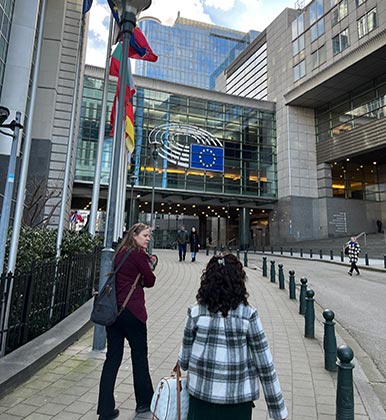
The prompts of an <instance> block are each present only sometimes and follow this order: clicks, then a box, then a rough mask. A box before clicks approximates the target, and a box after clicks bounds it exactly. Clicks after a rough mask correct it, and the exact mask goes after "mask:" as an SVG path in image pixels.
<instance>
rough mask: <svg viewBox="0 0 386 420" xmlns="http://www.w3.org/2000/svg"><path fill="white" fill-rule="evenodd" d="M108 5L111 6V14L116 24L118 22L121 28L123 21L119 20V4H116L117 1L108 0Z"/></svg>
mask: <svg viewBox="0 0 386 420" xmlns="http://www.w3.org/2000/svg"><path fill="white" fill-rule="evenodd" d="M107 3H108V4H109V6H110V9H111V14H112V15H113V17H114V20H115V22H117V24H118V25H119V26H121V21H120V19H119V12H118V7H117V4H116V0H107Z"/></svg>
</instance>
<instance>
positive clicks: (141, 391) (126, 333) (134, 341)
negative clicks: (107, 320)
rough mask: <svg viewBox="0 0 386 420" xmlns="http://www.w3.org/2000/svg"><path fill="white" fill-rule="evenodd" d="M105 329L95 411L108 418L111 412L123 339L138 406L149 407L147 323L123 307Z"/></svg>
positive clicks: (151, 389) (150, 393)
mask: <svg viewBox="0 0 386 420" xmlns="http://www.w3.org/2000/svg"><path fill="white" fill-rule="evenodd" d="M106 332H107V353H106V360H105V363H104V365H103V370H102V376H101V380H100V384H99V400H98V414H100V415H102V416H106V417H107V416H109V415H111V414H112V412H113V411H114V408H115V399H114V386H115V381H116V379H117V374H118V370H119V367H120V365H121V363H122V358H123V349H124V341H125V338H126V339H127V341H128V342H129V345H130V349H131V363H132V366H133V377H134V393H135V400H136V403H137V407H139V406H144V407H150V402H151V399H152V396H153V392H154V391H153V385H152V382H151V378H150V374H149V363H148V360H147V329H146V324H144V323H143V322H141V321H140V320H138V319H137V318H136V317H135V316H134V315H133V314H132V313H131V312H129V311H128V310H127V309H124V310H123V312H122V313H121V315H120V316H119V318H118V319H117V321H116V322H115V323H114V324H113V325H111V326H110V327H106Z"/></svg>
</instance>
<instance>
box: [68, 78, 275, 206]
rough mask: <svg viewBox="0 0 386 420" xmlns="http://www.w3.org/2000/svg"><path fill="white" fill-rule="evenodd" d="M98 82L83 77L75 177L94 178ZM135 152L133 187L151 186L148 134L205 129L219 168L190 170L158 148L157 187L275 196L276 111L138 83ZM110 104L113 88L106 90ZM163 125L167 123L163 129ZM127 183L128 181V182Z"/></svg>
mask: <svg viewBox="0 0 386 420" xmlns="http://www.w3.org/2000/svg"><path fill="white" fill-rule="evenodd" d="M102 83H103V82H102V81H101V80H98V79H95V78H92V77H90V76H85V83H84V92H83V101H82V118H81V127H80V139H79V143H78V153H77V162H76V174H75V182H77V181H83V182H84V181H86V182H89V183H91V182H93V179H94V165H95V157H96V150H97V138H98V130H99V117H100V107H101V95H102ZM136 89H137V90H136V94H135V95H134V97H133V99H134V107H135V124H134V125H135V151H134V152H133V154H132V156H131V161H130V162H129V171H128V177H130V176H132V175H135V176H136V186H137V187H149V188H150V187H152V184H153V168H154V166H153V158H152V151H153V145H152V144H151V133H152V131H153V133H154V130H157V129H159V127H163V128H162V130H164V133H167V134H169V133H168V126H170V127H172V126H174V127H175V126H178V125H179V124H180V125H184V127H190V130H205V131H206V132H207V133H209V135H210V136H211V137H212V138H215V139H217V140H216V141H218V144H219V145H220V148H222V149H223V156H224V167H223V170H221V171H211V170H210V169H197V168H196V169H192V168H191V166H190V165H185V166H181V164H180V163H179V162H178V161H177V162H174V163H173V162H171V160H170V159H167V158H165V155H163V156H161V155H162V153H160V152H159V153H158V159H157V165H156V173H155V187H156V188H162V189H166V190H168V189H170V190H179V191H181V192H186V193H188V194H189V193H193V192H198V193H200V192H205V193H210V194H215V195H216V196H217V195H218V194H221V195H223V196H224V197H226V196H228V197H237V196H251V197H254V198H255V199H258V198H259V197H261V198H266V199H267V198H268V199H275V198H276V129H275V114H274V112H267V111H261V110H259V109H256V108H248V107H241V106H237V105H231V104H227V103H221V102H216V101H210V100H204V99H200V98H198V97H191V96H185V95H183V94H178V95H176V94H172V93H167V92H162V91H157V90H151V89H147V88H143V87H140V86H136ZM109 91H110V94H109V108H111V102H112V99H113V92H114V87H113V86H111V88H110V89H109ZM165 127H166V128H165ZM109 129H110V126H109V125H107V129H106V136H107V140H106V143H105V152H104V157H103V171H102V183H104V184H107V182H108V178H107V174H108V172H107V169H108V166H109V159H110V157H111V139H109V138H108V133H109ZM179 141H180V142H183V143H184V144H187V146H188V147H189V146H190V143H195V142H196V140H195V137H194V136H193V135H191V136H189V134H187V135H186V136H184V135H183V134H179ZM128 184H129V183H128Z"/></svg>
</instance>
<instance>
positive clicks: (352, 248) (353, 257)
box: [346, 236, 361, 276]
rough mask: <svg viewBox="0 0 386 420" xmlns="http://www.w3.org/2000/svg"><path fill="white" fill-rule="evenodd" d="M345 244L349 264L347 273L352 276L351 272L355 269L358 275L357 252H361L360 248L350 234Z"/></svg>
mask: <svg viewBox="0 0 386 420" xmlns="http://www.w3.org/2000/svg"><path fill="white" fill-rule="evenodd" d="M346 246H347V248H348V258H349V261H350V264H351V266H350V270H349V271H348V274H349V275H350V276H352V273H353V271H354V270H355V272H356V273H357V274H358V275H359V270H358V267H357V262H358V257H359V253H360V252H361V248H360V246H359V244H358V241H357V239H356V237H355V236H352V237H351V239H350V241H349V242H348V243H347V245H346Z"/></svg>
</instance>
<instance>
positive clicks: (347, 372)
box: [335, 346, 354, 420]
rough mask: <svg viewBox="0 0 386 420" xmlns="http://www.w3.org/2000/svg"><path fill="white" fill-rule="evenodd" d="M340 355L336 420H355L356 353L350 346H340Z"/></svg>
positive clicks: (338, 353)
mask: <svg viewBox="0 0 386 420" xmlns="http://www.w3.org/2000/svg"><path fill="white" fill-rule="evenodd" d="M337 355H338V359H339V360H338V362H337V365H338V381H337V386H336V417H335V419H336V420H354V390H353V374H352V373H353V372H352V370H353V369H354V365H353V364H352V363H351V360H352V359H353V358H354V352H353V351H352V350H351V348H350V347H348V346H339V348H338V350H337Z"/></svg>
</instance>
